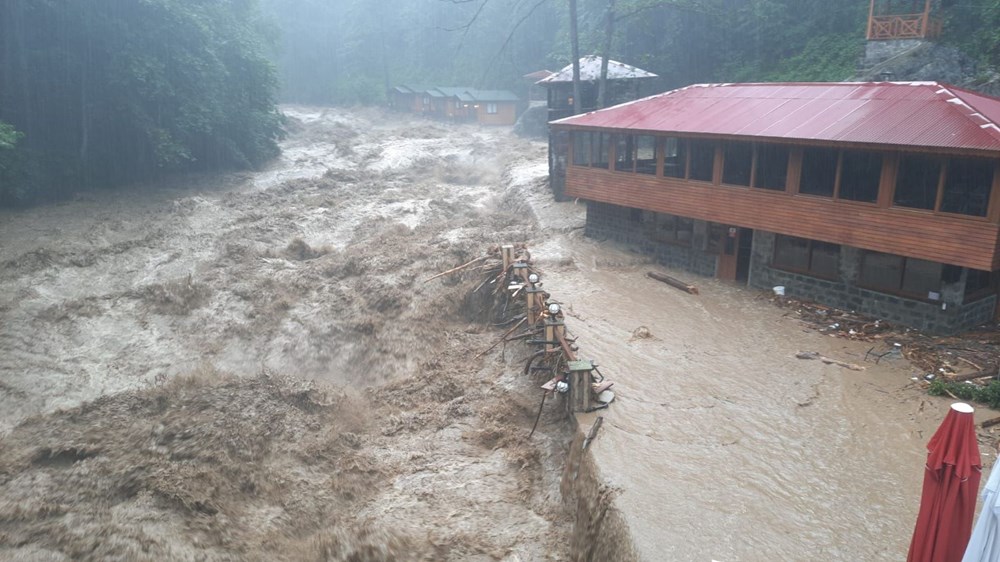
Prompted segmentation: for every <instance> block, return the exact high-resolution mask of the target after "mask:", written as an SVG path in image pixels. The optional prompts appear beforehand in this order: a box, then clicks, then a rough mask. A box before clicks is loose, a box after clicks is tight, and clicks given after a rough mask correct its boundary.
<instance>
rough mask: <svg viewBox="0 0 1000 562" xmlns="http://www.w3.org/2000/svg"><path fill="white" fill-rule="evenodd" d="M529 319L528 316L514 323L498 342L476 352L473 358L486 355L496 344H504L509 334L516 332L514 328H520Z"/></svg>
mask: <svg viewBox="0 0 1000 562" xmlns="http://www.w3.org/2000/svg"><path fill="white" fill-rule="evenodd" d="M527 321H528V319H527V318H522V319H521V321H520V322H518V323H517V324H514V325H513V326H512V327H511V329H509V330H507V331H506V332H505V333H504V335H502V336H500V339H499V340H497V342H496V343H494V344H493V345H491V346H490V347H489V349H486V350H484V351H481V352H479V353H477V354H476V356H475V357H473V359H479V358H480V357H482V356H483V355H486V354H487V353H489V352H491V351H493V349H494V348H495V347H496V346H498V345H500V344H502V343H503V342H505V341H507V336H509V335H511V334H513V333H514V330H516V329H518V328H520V327H521V324H524V323H525V322H527Z"/></svg>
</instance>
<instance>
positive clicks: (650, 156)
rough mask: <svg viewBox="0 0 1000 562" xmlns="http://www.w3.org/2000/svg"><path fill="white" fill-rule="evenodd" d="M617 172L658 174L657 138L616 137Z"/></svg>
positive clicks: (637, 136) (640, 136) (642, 136)
mask: <svg viewBox="0 0 1000 562" xmlns="http://www.w3.org/2000/svg"><path fill="white" fill-rule="evenodd" d="M614 143H615V171H617V172H636V173H640V174H650V175H655V174H656V137H654V136H652V135H614Z"/></svg>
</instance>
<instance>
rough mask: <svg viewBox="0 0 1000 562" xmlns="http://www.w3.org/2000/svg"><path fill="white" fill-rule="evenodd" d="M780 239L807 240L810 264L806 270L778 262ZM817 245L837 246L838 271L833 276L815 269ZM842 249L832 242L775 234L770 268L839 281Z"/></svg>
mask: <svg viewBox="0 0 1000 562" xmlns="http://www.w3.org/2000/svg"><path fill="white" fill-rule="evenodd" d="M779 238H788V239H792V238H794V239H798V240H805V241H806V243H807V249H806V252H807V254H808V256H807V258H806V259H807V261H808V264H807V265H806V268H805V269H801V268H798V267H794V266H787V265H782V264H779V263H777V262H776V260H775V258H776V256H777V254H778V239H779ZM816 244H832V245H834V246H837V266H836V270H837V271H836V272H834V273H833V274H826V273H823V272H818V271H816V270H815V269H814V268H813V256H814V251H815V245H816ZM841 249H842V244H835V243H832V242H823V241H822V240H813V239H811V238H803V237H801V236H790V235H785V234H775V238H774V247H773V248H772V249H771V261H770V263H769V264H768V266H769V267H771V268H772V269H777V270H780V271H787V272H789V273H797V274H799V275H808V276H809V277H815V278H817V279H824V280H827V281H837V280H839V279H840V257H841V253H842V252H841Z"/></svg>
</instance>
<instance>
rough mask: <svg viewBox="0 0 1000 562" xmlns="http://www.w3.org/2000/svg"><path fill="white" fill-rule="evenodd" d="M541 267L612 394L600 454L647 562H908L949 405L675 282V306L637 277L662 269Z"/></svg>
mask: <svg viewBox="0 0 1000 562" xmlns="http://www.w3.org/2000/svg"><path fill="white" fill-rule="evenodd" d="M543 214H544V212H543ZM538 254H539V255H542V256H546V257H551V258H553V261H554V262H556V263H566V262H569V261H572V265H569V266H565V265H563V266H558V265H555V266H553V267H551V268H550V269H551V271H549V274H548V275H547V276H546V282H547V288H548V289H549V290H550V291H552V292H553V293H554V294H556V295H558V296H561V297H563V298H564V301H565V305H566V308H568V309H569V310H570V311H571V312H570V313H569V316H570V318H568V319H567V324H568V326H569V329H570V331H571V332H574V333H575V334H576V335H579V336H580V339H579V342H578V343H579V345H580V347H581V353H582V354H583V356H584V357H589V358H593V359H595V360H597V361H598V363H599V364H600V365H601V366H602V367H601V369H602V371H603V372H604V374H605V375H606V376H609V377H610V378H611V379H613V380H615V381H616V385H615V387H614V390H615V391H616V393H617V400H616V401H615V403H614V404H613V405H612V407H611V408H610V410H608V411H606V412H603V415H604V416H605V420H604V424H603V428H602V429H601V433H602V434H601V436H600V437H599V438H598V439H597V441H596V443H595V444H594V446H593V451H594V455H595V456H596V460H597V464H598V466H599V467H600V469H601V471H602V476H603V477H604V478H605V479H606V480H607V481H609V482H610V483H612V484H613V485H614V486H617V487H618V488H619V489H620V495H619V496H618V499H617V504H618V507H619V508H620V509H621V511H622V513H623V515H624V517H625V519H626V521H627V523H628V525H629V527H630V528H631V531H632V534H633V538H634V540H635V542H636V544H637V546H638V548H639V550H640V552H641V553H642V555H643V557H644V558H645V559H648V560H704V561H706V562H707V561H710V560H719V561H736V560H741V561H749V560H761V561H764V560H851V561H855V560H902V559H905V557H906V550H907V548H908V546H909V541H910V536H911V533H912V530H913V525H914V522H915V519H916V512H917V508H918V505H919V494H920V487H921V483H922V478H923V462H924V457H925V454H926V450H925V444H926V442H927V440H928V439H929V437H930V436H931V435H932V434H933V431H934V430H935V429H936V427H937V425H938V424H939V423H940V421H941V419H943V417H944V414H945V413H946V411H947V407H948V405H949V403H950V401H949V400H943V399H936V398H933V397H930V396H927V395H926V394H925V393H924V392H923V391H921V390H919V389H917V388H915V387H914V383H913V381H911V380H910V377H911V376H913V375H914V374H915V373H914V372H913V371H912V368H911V367H910V366H909V365H908V364H907V363H906V362H905V361H903V360H901V359H897V360H895V361H881V362H880V365H875V364H874V363H873V362H865V360H864V359H865V353H866V352H867V351H868V349H870V348H871V346H872V344H870V343H862V342H852V341H845V340H843V339H838V338H833V337H829V336H825V335H822V334H819V333H817V332H816V331H814V330H812V329H810V328H807V327H805V326H803V325H801V324H800V323H799V322H797V321H795V320H793V319H792V318H789V317H787V316H785V314H784V313H785V312H786V310H785V309H780V308H777V307H775V306H774V305H772V304H771V303H770V302H768V300H767V299H762V298H761V295H759V294H758V293H756V292H754V291H748V290H745V289H740V288H737V287H735V286H733V285H730V284H726V283H721V282H716V281H714V280H709V279H705V278H698V277H694V276H692V275H690V274H686V273H684V272H682V271H669V273H671V274H673V275H675V276H678V277H681V278H683V279H685V280H688V281H692V282H694V283H696V284H697V285H698V287H699V289H700V293H701V294H700V295H689V294H687V293H684V292H681V291H679V290H677V289H674V288H672V287H669V286H667V285H664V284H662V283H659V282H657V281H654V280H652V279H649V278H648V277H646V276H645V272H647V271H650V270H653V269H656V270H660V271H664V270H663V269H662V268H659V267H658V266H652V265H648V264H644V263H642V260H641V259H639V258H638V257H637V256H635V255H633V254H627V253H617V252H615V251H614V250H613V249H612V248H610V247H609V246H608V245H607V244H598V243H596V242H594V241H591V240H588V239H584V238H582V237H581V236H572V237H568V238H567V237H563V238H556V239H554V240H553V241H552V242H551V243H549V244H547V245H543V246H541V247H539V248H538ZM560 260H562V262H560ZM640 326H644V327H646V328H647V329H648V331H649V335H650V336H651V337H636V333H635V331H636V329H637V328H639V327H640ZM639 335H644V334H639ZM799 351H817V352H819V353H821V354H823V355H826V356H828V357H832V358H836V359H839V360H842V361H845V362H848V363H856V364H859V365H863V366H864V367H865V370H864V371H860V372H856V371H851V370H847V369H844V368H842V367H838V366H836V365H825V364H823V363H821V362H819V361H804V360H801V359H797V358H796V357H795V355H796V353H797V352H799ZM989 415H990V414H989V412H985V411H983V412H979V413H977V416H980V417H988V416H989ZM595 416H596V414H591V415H589V416H585V417H583V418H581V419H582V421H583V426H584V428H585V429H586V427H588V426H589V424H590V421H591V420H593V418H594V417H595ZM984 453H987V449H986V448H984ZM992 461H993V458H992V457H991V456H990V455H988V454H984V464H986V465H990V464H992Z"/></svg>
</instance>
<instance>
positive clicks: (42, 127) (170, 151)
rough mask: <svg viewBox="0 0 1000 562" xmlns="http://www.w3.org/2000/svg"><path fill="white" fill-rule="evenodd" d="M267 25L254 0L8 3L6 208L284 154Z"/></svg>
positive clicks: (2, 186) (0, 198) (2, 127)
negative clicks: (280, 151) (93, 188)
mask: <svg viewBox="0 0 1000 562" xmlns="http://www.w3.org/2000/svg"><path fill="white" fill-rule="evenodd" d="M266 29H267V28H266V27H265V26H264V25H263V21H262V20H261V18H260V17H259V14H258V12H257V6H256V2H255V0H229V1H210V2H188V1H182V0H130V1H125V2H122V1H118V0H88V1H87V2H78V1H72V0H9V1H6V2H3V3H2V4H0V35H2V42H0V123H2V122H6V123H7V124H9V125H7V124H0V203H12V202H18V201H24V200H30V199H32V198H34V197H36V196H39V195H60V194H64V193H66V192H69V191H72V190H74V189H77V188H79V187H81V186H105V185H116V184H122V183H126V182H133V181H137V180H147V179H151V178H155V177H157V176H160V175H163V174H166V173H171V172H177V171H182V170H196V169H213V168H220V167H242V166H249V165H253V164H256V163H259V162H262V161H264V160H266V159H267V158H269V157H271V156H273V155H274V154H276V153H277V144H276V142H275V141H276V136H277V135H278V132H279V130H280V129H279V125H280V122H279V115H278V113H277V111H276V110H275V96H276V89H275V86H276V83H277V82H276V76H275V72H274V69H273V66H272V64H271V63H270V62H269V61H268V60H267V56H266V54H267V51H266V49H265V48H264V45H265V41H264V38H265V37H267V33H266ZM10 125H12V126H13V128H14V129H16V131H17V132H14V130H12V129H11V128H10ZM15 143H16V144H15Z"/></svg>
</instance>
